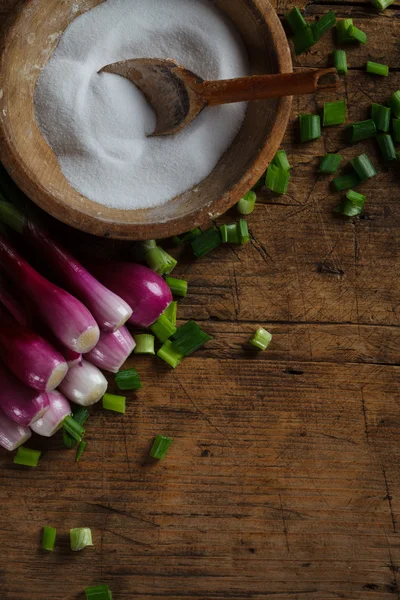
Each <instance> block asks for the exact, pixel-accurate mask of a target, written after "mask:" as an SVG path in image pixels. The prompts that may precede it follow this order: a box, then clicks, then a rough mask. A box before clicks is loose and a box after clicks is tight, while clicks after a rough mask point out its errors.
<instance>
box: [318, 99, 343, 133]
mask: <svg viewBox="0 0 400 600" xmlns="http://www.w3.org/2000/svg"><path fill="white" fill-rule="evenodd" d="M345 122H346V102H345V101H344V100H338V101H337V102H325V104H324V119H323V126H324V127H329V126H331V125H342V124H343V123H345Z"/></svg>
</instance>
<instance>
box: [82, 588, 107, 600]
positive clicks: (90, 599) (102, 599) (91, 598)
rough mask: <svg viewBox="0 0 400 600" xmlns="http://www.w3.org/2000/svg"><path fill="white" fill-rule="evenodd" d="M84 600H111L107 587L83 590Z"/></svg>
mask: <svg viewBox="0 0 400 600" xmlns="http://www.w3.org/2000/svg"><path fill="white" fill-rule="evenodd" d="M85 594H86V600H112V593H111V590H110V588H109V587H108V585H94V586H91V587H87V588H85Z"/></svg>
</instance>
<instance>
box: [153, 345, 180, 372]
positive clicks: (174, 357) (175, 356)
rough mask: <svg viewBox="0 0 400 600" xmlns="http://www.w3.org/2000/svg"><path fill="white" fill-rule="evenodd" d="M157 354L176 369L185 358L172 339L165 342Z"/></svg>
mask: <svg viewBox="0 0 400 600" xmlns="http://www.w3.org/2000/svg"><path fill="white" fill-rule="evenodd" d="M157 356H158V357H159V358H161V359H162V360H164V361H165V362H166V363H168V364H169V365H170V367H172V368H173V369H176V367H177V366H178V365H180V364H181V362H182V360H183V358H184V356H183V354H181V353H180V352H178V351H177V350H176V349H175V347H174V345H173V343H172V342H171V340H167V341H166V342H164V344H163V345H162V346H161V348H160V349H159V351H158V352H157Z"/></svg>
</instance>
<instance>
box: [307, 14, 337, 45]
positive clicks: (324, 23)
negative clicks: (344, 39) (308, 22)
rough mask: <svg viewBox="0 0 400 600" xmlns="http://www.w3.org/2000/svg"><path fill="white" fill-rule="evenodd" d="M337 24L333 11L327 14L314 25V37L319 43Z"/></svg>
mask: <svg viewBox="0 0 400 600" xmlns="http://www.w3.org/2000/svg"><path fill="white" fill-rule="evenodd" d="M335 24H336V15H335V13H334V12H333V10H330V11H329V12H327V13H326V14H325V15H324V16H323V17H321V18H320V19H319V20H318V21H316V22H315V23H313V25H312V29H313V30H314V37H315V39H316V41H318V40H319V39H320V38H321V37H322V36H323V35H324V34H325V33H327V32H328V31H329V30H330V29H332V27H334V26H335Z"/></svg>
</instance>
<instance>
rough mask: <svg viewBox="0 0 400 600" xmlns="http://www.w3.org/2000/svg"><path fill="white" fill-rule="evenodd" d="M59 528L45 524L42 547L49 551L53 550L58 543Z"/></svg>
mask: <svg viewBox="0 0 400 600" xmlns="http://www.w3.org/2000/svg"><path fill="white" fill-rule="evenodd" d="M56 536H57V529H55V528H54V527H49V525H45V526H44V527H43V536H42V548H43V550H47V552H53V550H54V546H55V543H56Z"/></svg>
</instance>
